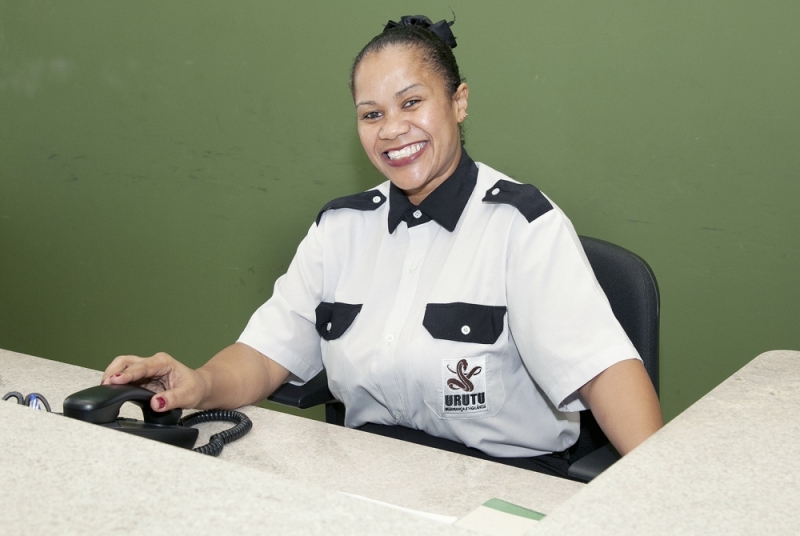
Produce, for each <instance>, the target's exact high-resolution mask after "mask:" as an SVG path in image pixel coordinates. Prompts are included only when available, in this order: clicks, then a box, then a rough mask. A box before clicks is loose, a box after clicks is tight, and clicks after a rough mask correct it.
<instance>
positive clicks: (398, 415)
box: [394, 411, 403, 422]
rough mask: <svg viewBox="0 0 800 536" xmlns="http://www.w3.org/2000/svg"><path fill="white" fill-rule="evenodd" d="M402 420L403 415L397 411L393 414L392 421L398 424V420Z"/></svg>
mask: <svg viewBox="0 0 800 536" xmlns="http://www.w3.org/2000/svg"><path fill="white" fill-rule="evenodd" d="M402 418H403V415H402V414H401V413H400V412H399V411H395V412H394V420H395V421H397V422H400V419H402Z"/></svg>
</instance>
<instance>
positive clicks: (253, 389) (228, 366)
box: [101, 342, 289, 411]
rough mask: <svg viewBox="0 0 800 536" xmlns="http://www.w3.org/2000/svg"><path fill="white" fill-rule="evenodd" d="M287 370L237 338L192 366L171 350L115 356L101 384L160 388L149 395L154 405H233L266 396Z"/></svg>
mask: <svg viewBox="0 0 800 536" xmlns="http://www.w3.org/2000/svg"><path fill="white" fill-rule="evenodd" d="M288 377H289V371H288V370H286V369H285V368H284V367H282V366H281V365H279V364H278V363H276V362H275V361H273V360H272V359H270V358H268V357H267V356H265V355H264V354H262V353H260V352H258V351H256V350H254V349H253V348H251V347H250V346H247V345H245V344H242V343H238V342H237V343H235V344H232V345H231V346H228V347H227V348H225V349H224V350H222V351H221V352H219V353H218V354H217V355H215V356H214V357H212V358H211V359H210V360H209V361H208V362H207V363H206V364H205V365H203V366H202V367H200V368H199V369H197V370H192V369H190V368H189V367H187V366H186V365H183V364H182V363H180V362H178V361H176V360H175V359H174V358H173V357H172V356H170V355H168V354H165V353H158V354H156V355H154V356H152V357H149V358H141V357H136V356H120V357H117V358H116V359H114V361H112V362H111V364H110V365H109V366H108V368H107V369H106V371H105V373H104V374H103V379H102V381H101V384H124V383H136V384H138V385H142V386H143V387H146V388H148V389H150V390H152V391H155V392H157V393H159V394H158V395H157V396H154V397H153V398H152V400H151V401H150V406H151V407H152V408H153V409H154V410H156V411H167V410H169V409H173V408H198V409H208V408H237V407H240V406H244V405H246V404H253V403H255V402H258V401H261V400H263V399H265V398H266V397H267V396H269V395H270V394H272V392H273V391H274V390H275V389H277V388H278V387H279V386H280V385H281V384H282V383H283V382H284V381H286V378H288Z"/></svg>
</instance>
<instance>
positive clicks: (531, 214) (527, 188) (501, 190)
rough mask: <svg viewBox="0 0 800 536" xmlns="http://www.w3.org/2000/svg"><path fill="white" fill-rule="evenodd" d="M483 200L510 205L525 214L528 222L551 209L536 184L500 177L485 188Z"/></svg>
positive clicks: (551, 206)
mask: <svg viewBox="0 0 800 536" xmlns="http://www.w3.org/2000/svg"><path fill="white" fill-rule="evenodd" d="M483 202H484V203H503V204H505V205H511V206H513V207H514V208H516V209H517V210H519V211H520V213H522V215H523V216H525V219H526V220H528V223H530V222H532V221H533V220H535V219H536V218H538V217H539V216H541V215H542V214H545V213H547V212H550V211H551V210H553V205H551V204H550V201H548V200H547V198H546V197H545V196H544V194H543V193H542V192H540V191H539V189H538V188H537V187H536V186H534V185H532V184H519V183H516V182H511V181H506V180H502V179H500V180H499V181H497V182H496V183H495V184H494V186H492V187H491V188H489V189H488V190H486V195H485V196H484V198H483Z"/></svg>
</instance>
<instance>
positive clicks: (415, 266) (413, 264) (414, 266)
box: [408, 262, 417, 272]
mask: <svg viewBox="0 0 800 536" xmlns="http://www.w3.org/2000/svg"><path fill="white" fill-rule="evenodd" d="M416 269H417V263H416V262H412V263H411V264H409V265H408V271H409V272H413V271H414V270H416Z"/></svg>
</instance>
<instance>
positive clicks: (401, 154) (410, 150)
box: [386, 142, 425, 160]
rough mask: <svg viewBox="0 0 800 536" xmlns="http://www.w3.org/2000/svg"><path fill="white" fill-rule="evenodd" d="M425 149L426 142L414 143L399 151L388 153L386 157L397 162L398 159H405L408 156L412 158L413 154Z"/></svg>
mask: <svg viewBox="0 0 800 536" xmlns="http://www.w3.org/2000/svg"><path fill="white" fill-rule="evenodd" d="M423 147H425V142H419V143H414V144H411V145H407V146H405V147H403V148H402V149H400V150H399V151H387V152H386V155H387V156H388V157H389V159H390V160H397V159H398V158H405V157H407V156H411V155H412V154H414V153H416V152H417V151H419V150H420V149H422V148H423Z"/></svg>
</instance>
